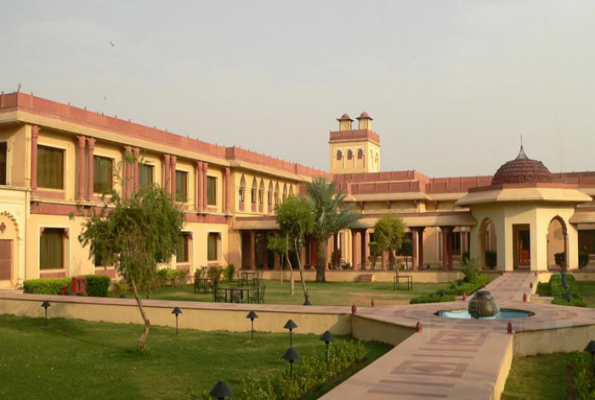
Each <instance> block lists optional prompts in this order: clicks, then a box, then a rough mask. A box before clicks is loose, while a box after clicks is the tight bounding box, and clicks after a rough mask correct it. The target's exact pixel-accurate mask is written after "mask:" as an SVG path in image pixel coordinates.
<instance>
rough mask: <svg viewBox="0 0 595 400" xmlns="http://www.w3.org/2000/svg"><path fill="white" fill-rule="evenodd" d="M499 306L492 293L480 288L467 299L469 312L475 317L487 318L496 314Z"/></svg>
mask: <svg viewBox="0 0 595 400" xmlns="http://www.w3.org/2000/svg"><path fill="white" fill-rule="evenodd" d="M498 311H499V308H498V305H497V304H496V301H495V300H494V298H493V297H492V294H491V293H490V292H488V291H487V290H481V291H479V292H477V293H475V295H474V296H473V298H472V299H471V300H469V314H471V316H472V317H473V318H475V319H479V318H489V317H493V316H494V315H496V314H498Z"/></svg>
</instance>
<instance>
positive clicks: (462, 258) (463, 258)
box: [461, 251, 471, 262]
mask: <svg viewBox="0 0 595 400" xmlns="http://www.w3.org/2000/svg"><path fill="white" fill-rule="evenodd" d="M470 258H471V253H469V252H468V251H464V252H463V255H462V256H461V262H464V261H465V260H469V259H470Z"/></svg>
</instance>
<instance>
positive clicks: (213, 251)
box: [207, 233, 219, 261]
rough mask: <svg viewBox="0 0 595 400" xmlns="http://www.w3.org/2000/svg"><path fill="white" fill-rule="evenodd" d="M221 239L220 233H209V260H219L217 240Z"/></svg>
mask: <svg viewBox="0 0 595 400" xmlns="http://www.w3.org/2000/svg"><path fill="white" fill-rule="evenodd" d="M218 241H219V234H218V233H209V236H208V239H207V260H208V261H217V260H218V259H219V258H218V255H217V242H218Z"/></svg>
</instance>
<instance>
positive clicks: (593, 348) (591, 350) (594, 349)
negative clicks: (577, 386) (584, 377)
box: [583, 340, 595, 376]
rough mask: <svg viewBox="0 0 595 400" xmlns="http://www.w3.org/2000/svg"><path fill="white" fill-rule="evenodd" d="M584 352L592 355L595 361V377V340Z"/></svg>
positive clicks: (594, 367)
mask: <svg viewBox="0 0 595 400" xmlns="http://www.w3.org/2000/svg"><path fill="white" fill-rule="evenodd" d="M583 351H585V352H587V353H591V358H592V359H593V375H594V376H595V340H591V341H590V342H589V344H588V345H587V347H585V350H583Z"/></svg>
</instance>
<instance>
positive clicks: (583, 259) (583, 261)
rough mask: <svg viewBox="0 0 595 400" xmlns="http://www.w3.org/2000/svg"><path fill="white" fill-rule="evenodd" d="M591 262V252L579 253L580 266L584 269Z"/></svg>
mask: <svg viewBox="0 0 595 400" xmlns="http://www.w3.org/2000/svg"><path fill="white" fill-rule="evenodd" d="M587 264H589V253H585V252H582V251H581V252H580V253H578V267H579V268H580V269H584V268H586V267H587Z"/></svg>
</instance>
